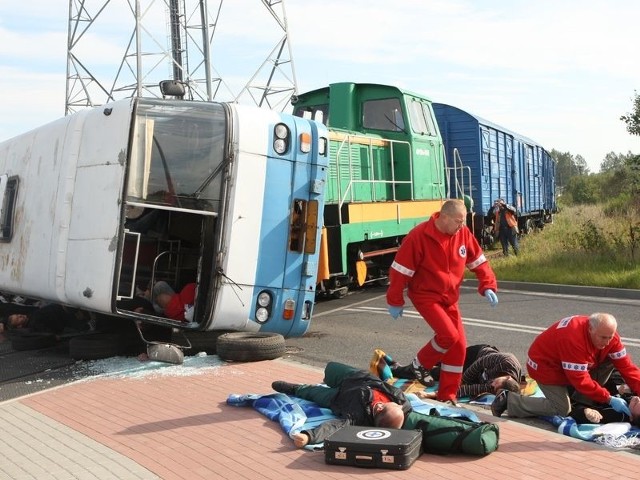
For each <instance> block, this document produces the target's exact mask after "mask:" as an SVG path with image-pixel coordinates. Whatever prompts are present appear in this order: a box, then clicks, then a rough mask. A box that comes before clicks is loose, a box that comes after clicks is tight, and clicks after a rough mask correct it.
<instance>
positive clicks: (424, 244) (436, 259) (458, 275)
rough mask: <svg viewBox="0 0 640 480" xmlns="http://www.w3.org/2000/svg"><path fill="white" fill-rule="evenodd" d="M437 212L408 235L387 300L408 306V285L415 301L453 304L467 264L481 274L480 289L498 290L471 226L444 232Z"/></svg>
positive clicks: (391, 274)
mask: <svg viewBox="0 0 640 480" xmlns="http://www.w3.org/2000/svg"><path fill="white" fill-rule="evenodd" d="M439 216H440V213H435V214H433V215H432V216H431V218H430V219H429V220H427V221H426V222H423V223H421V224H419V225H416V226H415V227H414V228H413V229H412V230H411V231H410V232H409V233H408V234H407V236H406V237H405V238H404V240H403V241H402V245H400V248H399V249H398V252H397V253H396V258H395V260H394V262H393V264H392V265H391V269H390V270H389V280H390V284H389V288H388V290H387V303H388V304H389V305H393V306H398V307H399V306H402V305H404V297H403V290H404V288H405V287H406V286H407V285H408V288H409V297H410V298H411V299H412V301H414V303H415V300H416V299H419V301H426V302H430V301H433V302H436V303H442V304H444V305H447V306H448V305H452V304H454V303H457V302H458V299H459V297H460V284H461V283H462V280H463V275H464V269H465V267H467V268H469V269H470V270H471V271H472V272H474V273H475V275H476V276H477V277H478V292H479V293H480V294H481V295H483V294H484V292H485V290H487V289H492V290H493V291H497V282H496V277H495V275H494V273H493V270H492V269H491V266H490V265H489V262H487V259H486V258H485V256H484V253H483V252H482V249H481V248H480V245H479V244H478V241H477V240H476V238H475V237H474V236H473V234H472V233H471V231H470V230H469V229H468V228H467V227H462V229H460V230H459V231H458V232H457V233H456V234H455V235H447V234H444V233H442V232H440V231H439V230H438V229H437V228H436V226H435V220H436V219H437V218H438V217H439Z"/></svg>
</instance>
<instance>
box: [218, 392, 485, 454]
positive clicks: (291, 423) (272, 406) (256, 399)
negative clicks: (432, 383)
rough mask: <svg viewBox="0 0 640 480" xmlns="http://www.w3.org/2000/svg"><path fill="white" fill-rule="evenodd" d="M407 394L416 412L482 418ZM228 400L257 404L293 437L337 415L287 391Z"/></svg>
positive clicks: (240, 403) (472, 418) (232, 395)
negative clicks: (287, 393) (290, 394)
mask: <svg viewBox="0 0 640 480" xmlns="http://www.w3.org/2000/svg"><path fill="white" fill-rule="evenodd" d="M407 398H408V399H409V401H410V402H411V406H412V408H413V409H414V410H415V411H416V412H420V413H425V414H429V412H431V410H432V409H435V410H436V411H437V412H438V414H439V415H441V416H445V417H457V418H464V419H467V420H471V421H474V422H479V421H480V419H479V418H478V416H477V415H476V414H475V413H474V412H472V411H469V410H466V409H464V408H455V407H447V406H444V405H439V404H432V403H429V402H425V401H424V400H421V399H419V398H418V397H416V396H415V395H414V394H408V395H407ZM227 404H228V405H232V406H235V407H253V408H254V409H255V410H257V411H258V412H260V413H261V414H263V415H264V416H265V417H267V418H268V419H270V420H273V421H274V422H278V423H279V424H280V427H281V428H282V430H283V431H284V432H285V433H286V434H287V435H288V436H290V437H291V436H292V435H293V434H295V433H298V432H300V431H301V430H311V429H313V428H315V427H317V426H318V425H320V424H321V423H322V422H325V421H327V420H331V419H334V418H337V417H336V416H335V415H334V414H333V413H332V412H331V410H329V409H328V408H322V407H320V406H318V405H317V404H316V403H314V402H310V401H308V400H304V399H302V398H298V397H292V396H291V397H290V396H289V395H285V394H284V393H272V394H268V395H259V394H245V395H240V394H231V395H229V397H228V398H227ZM305 448H308V449H310V450H315V449H318V448H322V445H321V444H320V445H308V446H307V447H305Z"/></svg>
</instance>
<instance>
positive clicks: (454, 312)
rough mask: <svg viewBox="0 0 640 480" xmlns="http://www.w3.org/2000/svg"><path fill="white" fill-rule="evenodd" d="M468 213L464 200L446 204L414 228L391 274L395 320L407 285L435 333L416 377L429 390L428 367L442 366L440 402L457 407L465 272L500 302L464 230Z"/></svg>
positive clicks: (390, 296)
mask: <svg viewBox="0 0 640 480" xmlns="http://www.w3.org/2000/svg"><path fill="white" fill-rule="evenodd" d="M466 216H467V209H466V207H465V204H464V203H463V202H462V201H461V200H447V201H446V202H444V204H443V205H442V209H441V210H440V212H439V213H435V214H433V216H432V217H431V218H430V219H429V220H428V221H426V222H423V223H421V224H419V225H417V226H416V227H414V228H413V229H412V230H411V231H410V232H409V233H408V234H407V236H406V237H405V238H404V240H403V241H402V245H401V246H400V248H399V249H398V252H397V253H396V257H395V260H394V262H393V264H392V265H391V269H390V270H389V288H388V290H387V304H388V309H389V313H390V314H391V316H392V317H393V318H394V319H396V318H398V317H401V316H402V312H403V306H404V294H403V291H404V289H405V287H407V286H408V292H407V294H408V297H409V299H410V300H411V302H412V303H413V306H414V307H415V308H416V310H417V311H418V312H419V313H420V315H422V318H424V319H425V321H426V322H427V323H428V324H429V326H430V327H431V328H432V329H433V331H434V336H433V338H432V339H431V341H430V342H429V343H427V344H426V345H425V346H424V347H422V348H421V349H420V351H419V352H418V353H417V355H416V358H414V360H413V362H412V365H413V369H414V374H415V376H416V379H417V380H419V381H420V382H421V383H423V384H424V385H427V386H430V385H431V384H432V383H433V379H432V378H431V376H430V375H429V369H431V368H433V366H434V365H435V364H436V363H437V362H441V363H442V365H441V370H440V380H439V381H440V385H439V387H438V397H437V399H438V400H440V401H449V402H451V403H454V404H455V403H456V402H457V398H456V392H457V390H458V388H459V387H460V383H461V381H462V370H463V365H464V357H465V351H466V348H467V339H466V335H465V332H464V327H463V325H462V317H461V316H460V310H459V309H458V299H459V297H460V284H461V283H462V280H463V275H464V269H465V267H466V268H469V270H471V271H472V272H473V273H474V274H475V275H476V277H477V278H478V292H479V293H480V294H481V295H484V296H485V297H486V298H487V299H488V300H489V302H490V304H491V306H496V305H497V304H498V297H497V296H496V290H497V283H496V277H495V275H494V273H493V270H492V269H491V266H490V265H489V263H488V262H487V259H486V258H485V256H484V253H483V252H482V249H481V248H480V245H479V244H478V241H477V240H476V238H475V237H474V236H473V234H472V233H471V231H470V230H469V229H468V228H467V227H466V225H465V223H466V222H465V220H466Z"/></svg>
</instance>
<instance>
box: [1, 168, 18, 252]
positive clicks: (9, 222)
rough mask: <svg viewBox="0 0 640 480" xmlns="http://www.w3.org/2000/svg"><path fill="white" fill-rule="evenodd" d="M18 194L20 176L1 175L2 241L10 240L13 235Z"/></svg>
mask: <svg viewBox="0 0 640 480" xmlns="http://www.w3.org/2000/svg"><path fill="white" fill-rule="evenodd" d="M17 195H18V177H9V176H8V175H0V199H1V200H2V206H1V207H0V208H1V209H0V241H1V242H10V241H11V237H12V236H13V212H14V210H15V206H16V197H17Z"/></svg>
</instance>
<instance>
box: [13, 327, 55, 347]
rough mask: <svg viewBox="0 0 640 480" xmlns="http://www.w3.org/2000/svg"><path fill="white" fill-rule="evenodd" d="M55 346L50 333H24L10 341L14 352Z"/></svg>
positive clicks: (53, 336)
mask: <svg viewBox="0 0 640 480" xmlns="http://www.w3.org/2000/svg"><path fill="white" fill-rule="evenodd" d="M55 344H56V336H55V335H53V334H50V333H35V332H24V333H22V332H21V333H20V334H19V335H16V336H15V337H13V338H12V339H11V347H12V348H13V349H14V350H16V351H24V350H39V349H41V348H48V347H52V346H53V345H55Z"/></svg>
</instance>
